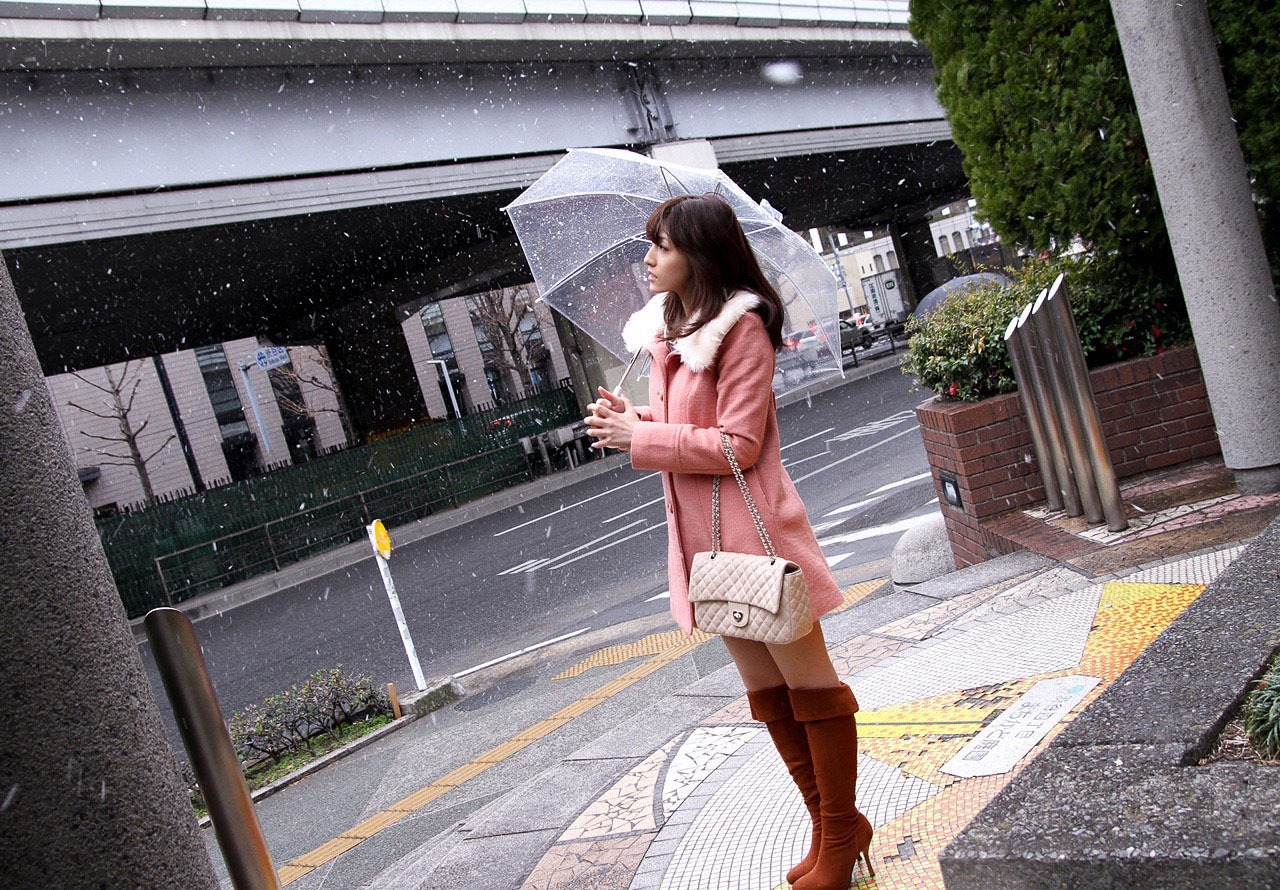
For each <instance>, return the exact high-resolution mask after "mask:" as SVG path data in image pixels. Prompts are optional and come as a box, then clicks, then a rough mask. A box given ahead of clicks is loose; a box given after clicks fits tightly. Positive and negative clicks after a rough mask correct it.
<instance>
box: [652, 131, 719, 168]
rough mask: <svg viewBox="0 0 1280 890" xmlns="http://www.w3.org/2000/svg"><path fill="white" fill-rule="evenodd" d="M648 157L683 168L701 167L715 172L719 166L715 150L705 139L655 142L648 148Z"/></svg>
mask: <svg viewBox="0 0 1280 890" xmlns="http://www.w3.org/2000/svg"><path fill="white" fill-rule="evenodd" d="M649 157H651V158H653V159H654V160H655V161H665V162H667V163H668V164H680V165H682V166H685V167H701V168H703V169H706V170H715V169H717V168H718V167H719V166H720V161H719V160H718V159H717V158H716V149H715V146H713V145H712V144H711V143H710V142H708V141H707V140H706V139H685V140H682V141H680V142H655V143H654V144H653V145H650V146H649Z"/></svg>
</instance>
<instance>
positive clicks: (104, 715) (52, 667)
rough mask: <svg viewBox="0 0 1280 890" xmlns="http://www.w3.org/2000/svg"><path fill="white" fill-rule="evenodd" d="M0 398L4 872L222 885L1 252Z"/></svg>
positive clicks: (60, 883)
mask: <svg viewBox="0 0 1280 890" xmlns="http://www.w3.org/2000/svg"><path fill="white" fill-rule="evenodd" d="M0 411H3V416H4V421H3V422H0V455H3V461H2V462H0V652H3V653H4V658H3V659H0V721H2V722H3V726H4V731H3V732H0V862H5V863H7V864H6V865H5V867H4V868H5V878H6V886H12V887H155V888H173V890H179V888H216V887H217V886H218V883H217V880H216V879H215V877H214V875H213V869H212V866H211V864H210V862H209V857H208V855H207V854H206V852H205V848H204V844H203V843H202V842H201V840H200V837H199V830H198V828H197V826H196V819H195V813H194V811H193V810H192V809H191V804H190V802H189V801H188V800H187V798H186V794H185V793H184V790H183V788H182V786H181V783H180V782H179V781H178V777H177V773H176V771H175V768H174V762H173V754H172V752H171V751H170V749H169V745H168V743H167V741H166V740H165V736H164V730H163V728H162V726H161V723H160V715H159V714H158V713H157V711H156V706H155V700H154V698H153V697H152V692H151V688H150V686H149V685H148V683H147V677H146V674H145V673H144V672H143V668H142V661H141V659H140V658H139V657H138V649H137V646H136V644H135V643H134V639H133V634H132V633H131V631H130V630H129V625H128V623H127V621H126V620H125V614H124V608H123V606H122V605H121V603H120V597H119V594H118V593H117V592H116V588H115V584H114V582H113V581H112V579H111V571H110V569H109V568H108V567H107V560H106V557H105V556H104V554H103V552H102V545H101V543H100V542H99V540H98V533H97V530H96V529H95V528H94V525H93V519H92V517H91V516H90V514H89V505H88V502H87V501H86V500H85V498H84V493H83V491H82V490H81V488H80V484H79V481H78V479H77V477H76V471H75V467H74V466H73V465H72V463H71V458H70V455H69V454H68V453H67V445H66V442H64V441H63V438H62V432H61V427H60V426H59V424H58V418H57V414H56V412H55V410H54V407H53V402H52V400H51V399H50V396H49V390H48V387H47V386H46V385H45V381H44V375H43V373H42V372H41V370H40V363H39V362H38V361H37V359H36V351H35V347H34V346H33V345H32V342H31V336H30V333H29V332H28V330H27V323H26V319H25V318H24V317H23V314H22V309H21V308H20V306H19V305H18V298H17V295H16V294H15V293H14V289H13V284H12V282H11V281H10V279H9V273H8V269H7V267H6V266H5V264H4V261H3V259H2V258H0Z"/></svg>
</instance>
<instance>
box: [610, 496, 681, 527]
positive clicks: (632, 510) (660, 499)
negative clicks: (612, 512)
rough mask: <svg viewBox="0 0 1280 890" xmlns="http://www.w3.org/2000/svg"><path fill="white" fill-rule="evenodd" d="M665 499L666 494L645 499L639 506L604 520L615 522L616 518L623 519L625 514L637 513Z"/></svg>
mask: <svg viewBox="0 0 1280 890" xmlns="http://www.w3.org/2000/svg"><path fill="white" fill-rule="evenodd" d="M664 500H666V495H663V496H662V497H656V498H654V499H653V500H651V501H645V502H644V503H643V504H641V505H640V506H639V507H632V508H631V509H630V510H628V511H626V512H625V513H619V514H618V515H617V516H612V517H610V518H608V519H606V520H604V522H613V521H614V520H616V519H621V518H622V517H623V516H630V515H631V514H632V513H635V512H636V511H637V510H643V509H644V508H645V507H651V506H653V505H654V504H661V503H662V502H663V501H664ZM603 524H604V523H603V522H602V523H601V525H603Z"/></svg>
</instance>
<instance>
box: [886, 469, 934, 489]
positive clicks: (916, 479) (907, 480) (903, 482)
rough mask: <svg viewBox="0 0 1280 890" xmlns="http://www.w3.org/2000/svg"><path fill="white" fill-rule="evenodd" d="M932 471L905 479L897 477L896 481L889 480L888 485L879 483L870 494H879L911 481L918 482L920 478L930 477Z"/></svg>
mask: <svg viewBox="0 0 1280 890" xmlns="http://www.w3.org/2000/svg"><path fill="white" fill-rule="evenodd" d="M932 478H933V473H931V472H929V473H920V474H919V475H916V476H908V477H907V478H906V479H899V480H898V481H897V482H890V483H889V484H888V485H881V486H880V487H879V488H877V489H876V490H875V491H873V492H871V493H872V494H880V493H881V492H882V491H888V490H889V489H891V488H900V487H901V486H903V485H910V484H911V483H912V482H919V481H920V480H922V479H932Z"/></svg>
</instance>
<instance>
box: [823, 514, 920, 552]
mask: <svg viewBox="0 0 1280 890" xmlns="http://www.w3.org/2000/svg"><path fill="white" fill-rule="evenodd" d="M936 515H937V514H936V513H927V514H925V515H924V516H912V517H910V518H908V519H899V520H898V521H897V522H889V523H886V524H885V525H877V526H874V527H872V528H864V529H859V530H858V531H856V532H849V533H848V534H843V535H832V536H831V537H830V538H819V539H818V546H819V547H828V546H830V545H832V544H852V543H854V542H855V541H865V540H866V539H867V538H878V537H880V536H882V535H893V534H897V533H899V532H905V531H907V530H909V529H912V528H914V527H915V526H917V525H919V524H920V523H922V522H927V521H929V520H931V519H933V517H934V516H936Z"/></svg>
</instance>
